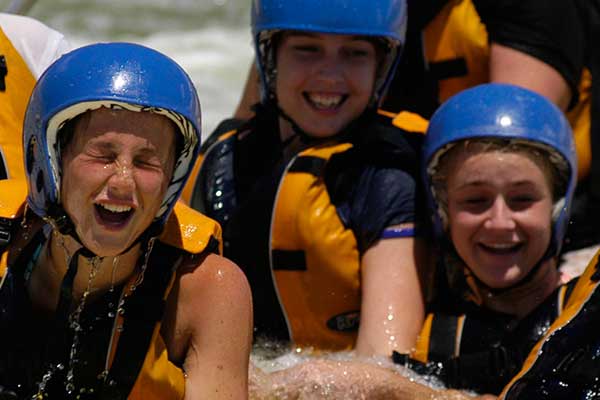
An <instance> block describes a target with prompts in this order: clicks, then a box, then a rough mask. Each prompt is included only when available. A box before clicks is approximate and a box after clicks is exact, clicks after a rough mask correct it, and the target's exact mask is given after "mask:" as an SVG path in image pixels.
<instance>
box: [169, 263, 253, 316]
mask: <svg viewBox="0 0 600 400" xmlns="http://www.w3.org/2000/svg"><path fill="white" fill-rule="evenodd" d="M176 285H177V288H178V298H179V299H178V302H180V304H179V306H180V307H186V308H187V307H188V306H189V307H193V308H194V309H196V310H197V309H199V308H200V309H205V308H206V309H212V310H214V309H215V308H219V307H221V306H226V307H227V308H231V302H232V300H237V301H241V302H242V303H245V302H246V301H249V300H250V298H251V295H250V287H249V285H248V281H247V280H246V276H245V275H244V273H243V272H242V271H241V270H240V268H239V267H238V266H237V265H236V264H234V263H233V262H232V261H230V260H229V259H227V258H225V257H221V256H219V255H216V254H208V255H205V256H203V257H200V258H198V257H190V258H188V259H187V260H184V263H183V265H182V266H181V268H179V272H178V275H177V282H176ZM207 311H210V310H207Z"/></svg>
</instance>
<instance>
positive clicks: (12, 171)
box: [0, 28, 35, 179]
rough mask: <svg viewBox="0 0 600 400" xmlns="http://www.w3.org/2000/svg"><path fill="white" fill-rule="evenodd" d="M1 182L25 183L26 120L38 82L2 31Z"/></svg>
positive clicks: (0, 92) (0, 77) (0, 38)
mask: <svg viewBox="0 0 600 400" xmlns="http://www.w3.org/2000/svg"><path fill="white" fill-rule="evenodd" d="M0 56H2V57H3V59H1V60H0V164H1V165H0V179H7V178H13V179H25V170H24V167H23V144H22V141H23V120H24V119H25V110H26V108H27V102H28V101H29V96H30V95H31V92H32V91H33V87H34V85H35V78H34V76H33V74H32V73H31V71H30V70H29V67H28V66H27V64H26V63H25V61H24V60H23V58H22V57H21V55H20V54H19V52H18V51H17V50H16V49H15V47H14V46H13V45H12V43H11V42H10V40H9V39H8V37H7V36H6V34H5V33H4V32H3V31H2V29H1V28H0Z"/></svg>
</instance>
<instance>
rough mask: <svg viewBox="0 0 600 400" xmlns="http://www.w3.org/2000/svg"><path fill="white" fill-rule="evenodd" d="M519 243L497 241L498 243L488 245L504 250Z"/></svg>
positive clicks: (488, 245)
mask: <svg viewBox="0 0 600 400" xmlns="http://www.w3.org/2000/svg"><path fill="white" fill-rule="evenodd" d="M516 245H517V243H496V244H486V246H487V247H490V248H492V249H498V250H504V249H510V248H513V247H515V246H516Z"/></svg>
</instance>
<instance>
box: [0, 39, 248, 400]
mask: <svg viewBox="0 0 600 400" xmlns="http://www.w3.org/2000/svg"><path fill="white" fill-rule="evenodd" d="M200 119H201V114H200V103H199V101H198V97H197V93H196V89H195V88H194V86H193V84H192V82H191V80H190V79H189V77H188V76H187V74H186V73H185V72H184V71H183V69H181V67H179V66H178V65H177V64H176V63H175V62H174V61H172V60H171V59H170V58H168V57H166V56H164V55H163V54H161V53H158V52H156V51H154V50H152V49H149V48H147V47H143V46H140V45H136V44H128V43H107V44H93V45H89V46H85V47H82V48H79V49H77V50H74V51H72V52H70V53H68V54H66V55H64V56H62V57H61V58H60V59H58V60H57V61H56V62H55V63H53V64H52V65H51V66H50V67H49V68H48V69H47V70H46V72H45V73H44V74H43V75H42V76H41V78H40V79H39V81H38V82H37V84H36V86H35V88H34V89H33V93H32V95H31V98H30V101H29V104H28V107H27V112H26V116H25V123H24V128H23V130H24V134H23V151H24V154H25V171H26V175H27V183H28V185H26V184H24V183H23V182H21V181H20V180H18V179H9V180H4V181H0V185H1V189H0V193H1V196H2V202H0V203H1V205H2V206H1V207H0V212H1V213H2V217H3V221H4V222H3V225H2V228H3V237H7V238H9V240H8V244H7V245H4V246H3V247H2V253H3V256H2V268H3V269H6V271H7V272H6V274H4V278H3V280H2V284H1V286H0V339H1V340H2V342H3V343H5V344H7V346H5V348H4V349H3V351H2V354H1V355H0V386H2V396H3V397H2V398H6V399H10V398H19V399H22V398H50V399H67V398H77V399H84V398H85V399H97V398H111V399H126V398H128V399H166V398H168V399H197V398H202V399H226V398H227V399H229V398H236V399H244V398H246V397H247V376H248V358H249V351H250V344H251V336H252V333H251V332H252V316H251V295H250V290H249V287H248V284H247V281H246V279H245V277H244V276H243V273H242V272H241V271H240V270H239V269H238V268H237V266H235V265H234V264H233V263H231V262H230V261H228V260H226V259H224V258H222V257H220V256H218V255H217V253H218V252H219V249H220V242H219V239H220V228H219V226H218V224H217V223H216V222H214V221H213V220H210V219H209V218H206V217H204V216H202V215H200V214H198V213H196V212H194V211H193V210H191V209H189V208H187V207H185V206H183V205H182V204H176V203H177V200H178V198H179V195H180V193H181V190H182V188H183V185H184V184H185V182H186V180H187V178H188V176H189V174H190V170H191V168H192V166H193V165H194V161H195V159H196V157H197V154H198V147H199V145H200ZM25 198H26V199H27V201H26V203H25Z"/></svg>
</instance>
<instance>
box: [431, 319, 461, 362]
mask: <svg viewBox="0 0 600 400" xmlns="http://www.w3.org/2000/svg"><path fill="white" fill-rule="evenodd" d="M458 319H459V316H458V315H446V314H441V313H440V314H435V315H434V316H433V320H432V321H431V336H430V337H429V356H428V358H429V360H435V359H438V358H441V359H444V358H448V357H452V356H453V355H454V354H455V352H456V335H457V332H456V330H457V327H458Z"/></svg>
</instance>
